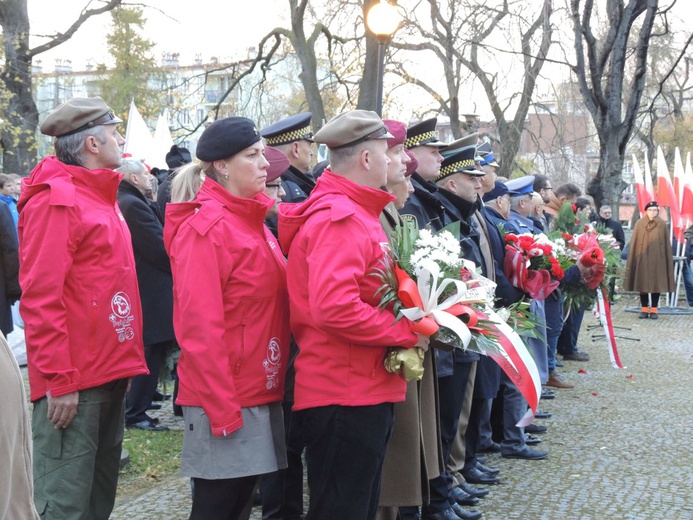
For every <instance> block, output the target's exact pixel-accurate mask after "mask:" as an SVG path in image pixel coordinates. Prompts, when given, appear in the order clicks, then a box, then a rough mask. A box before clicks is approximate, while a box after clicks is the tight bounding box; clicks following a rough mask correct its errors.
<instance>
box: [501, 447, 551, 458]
mask: <svg viewBox="0 0 693 520" xmlns="http://www.w3.org/2000/svg"><path fill="white" fill-rule="evenodd" d="M548 456H549V452H548V451H541V450H532V449H530V448H525V449H524V450H522V451H515V452H511V453H503V454H502V457H503V458H505V459H524V460H542V459H545V458H546V457H548Z"/></svg>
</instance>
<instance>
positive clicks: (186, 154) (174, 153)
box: [166, 144, 192, 170]
mask: <svg viewBox="0 0 693 520" xmlns="http://www.w3.org/2000/svg"><path fill="white" fill-rule="evenodd" d="M189 162H192V155H190V151H189V150H188V149H187V148H183V147H181V146H176V145H175V144H174V145H173V146H172V147H171V149H170V150H169V151H168V153H167V154H166V164H167V165H168V167H169V168H171V169H172V170H173V169H175V168H178V167H179V166H183V165H184V164H188V163H189Z"/></svg>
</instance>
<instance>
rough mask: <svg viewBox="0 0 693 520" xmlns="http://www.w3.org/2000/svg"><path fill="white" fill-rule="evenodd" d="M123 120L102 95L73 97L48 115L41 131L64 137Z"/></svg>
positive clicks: (45, 133)
mask: <svg viewBox="0 0 693 520" xmlns="http://www.w3.org/2000/svg"><path fill="white" fill-rule="evenodd" d="M122 122H123V120H122V119H118V118H117V117H116V116H115V114H114V113H113V110H111V107H109V106H108V105H107V104H106V103H105V101H104V100H103V99H101V98H100V97H93V98H72V99H70V100H69V101H66V102H65V103H63V104H62V105H60V106H59V107H58V108H56V109H55V110H53V112H51V113H50V114H49V115H48V117H47V118H46V119H45V120H44V121H43V123H41V133H42V134H44V135H52V136H55V137H62V136H65V135H70V134H75V133H77V132H81V131H82V130H87V129H88V128H93V127H95V126H100V125H114V124H116V123H122Z"/></svg>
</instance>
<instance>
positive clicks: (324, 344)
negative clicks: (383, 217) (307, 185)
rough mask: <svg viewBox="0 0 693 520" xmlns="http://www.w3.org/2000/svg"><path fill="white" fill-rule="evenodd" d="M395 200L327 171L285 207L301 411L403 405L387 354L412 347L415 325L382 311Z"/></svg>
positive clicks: (401, 386) (282, 229) (283, 231)
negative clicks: (389, 214)
mask: <svg viewBox="0 0 693 520" xmlns="http://www.w3.org/2000/svg"><path fill="white" fill-rule="evenodd" d="M391 200H394V198H393V197H392V196H391V195H389V194H388V193H387V192H385V191H381V190H375V189H371V188H366V187H363V186H359V185H357V184H354V183H353V182H351V181H349V180H347V179H345V178H343V177H340V176H338V175H335V174H333V173H332V172H330V171H329V170H325V172H324V173H323V175H322V176H321V177H320V179H319V180H318V183H317V185H316V187H315V189H314V190H313V192H312V193H311V195H310V197H308V199H307V200H306V201H305V202H302V203H300V204H292V205H289V204H280V206H279V240H280V242H281V244H282V247H283V248H284V251H285V252H288V255H289V263H288V272H287V278H288V281H289V298H290V302H291V330H292V332H293V333H294V337H295V338H296V343H297V344H298V347H299V354H298V357H297V359H296V365H295V366H296V388H295V396H294V399H295V405H294V410H302V409H305V408H314V407H318V406H327V405H346V406H364V405H374V404H380V403H386V402H398V401H403V400H404V393H405V390H406V382H405V381H404V379H402V378H401V377H399V376H398V375H395V374H391V373H389V372H387V371H386V370H385V368H384V366H383V360H384V358H385V353H386V351H387V347H390V346H395V345H396V346H405V347H412V346H414V345H415V344H416V341H417V338H416V335H415V334H414V333H413V332H412V331H411V330H410V328H409V322H408V321H407V320H406V319H401V320H399V321H397V322H395V316H394V315H393V314H392V312H390V311H381V310H380V309H379V308H378V303H379V301H380V298H379V297H378V296H376V295H375V292H376V291H377V290H378V288H379V287H380V285H381V282H380V280H379V279H378V278H377V277H376V276H371V275H372V274H373V273H374V269H375V268H376V267H381V264H380V261H381V259H382V257H383V247H387V238H386V237H385V234H384V233H383V229H382V226H381V225H380V220H379V215H380V212H381V211H382V210H383V208H384V207H385V205H386V204H387V203H388V202H390V201H391Z"/></svg>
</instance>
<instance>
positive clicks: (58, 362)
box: [18, 156, 148, 401]
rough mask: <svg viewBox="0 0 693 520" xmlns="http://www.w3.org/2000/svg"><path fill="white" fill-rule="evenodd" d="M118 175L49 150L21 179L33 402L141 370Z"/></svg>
mask: <svg viewBox="0 0 693 520" xmlns="http://www.w3.org/2000/svg"><path fill="white" fill-rule="evenodd" d="M120 178H121V175H119V174H118V173H116V172H114V171H113V170H87V169H86V168H82V167H79V166H71V165H66V164H64V163H62V162H60V161H59V160H58V159H57V158H56V157H54V156H50V157H46V158H45V159H44V160H43V161H41V162H40V163H39V164H38V165H37V166H36V168H34V170H33V171H32V172H31V176H30V177H29V178H28V179H24V181H23V183H22V196H21V198H20V200H19V205H18V207H19V210H20V213H19V261H20V268H19V281H20V284H21V286H22V299H21V301H20V309H21V313H22V317H23V318H24V322H25V323H26V328H25V335H26V348H27V358H28V367H29V383H30V385H31V400H32V401H36V400H37V399H40V398H41V397H43V396H44V395H46V392H47V391H50V393H51V395H53V396H54V397H57V396H60V395H63V394H67V393H70V392H74V391H76V390H83V389H86V388H93V387H96V386H99V385H102V384H104V383H108V382H109V381H114V380H117V379H123V378H129V377H132V376H136V375H139V374H146V373H148V371H147V365H146V363H145V360H144V351H143V346H142V310H141V308H140V297H139V292H138V288H137V274H136V273H135V260H134V257H133V254H132V243H131V239H130V232H129V231H128V227H127V224H126V223H125V220H124V219H123V215H122V214H121V213H120V210H119V209H118V204H117V202H116V191H117V189H118V183H119V182H120Z"/></svg>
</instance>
